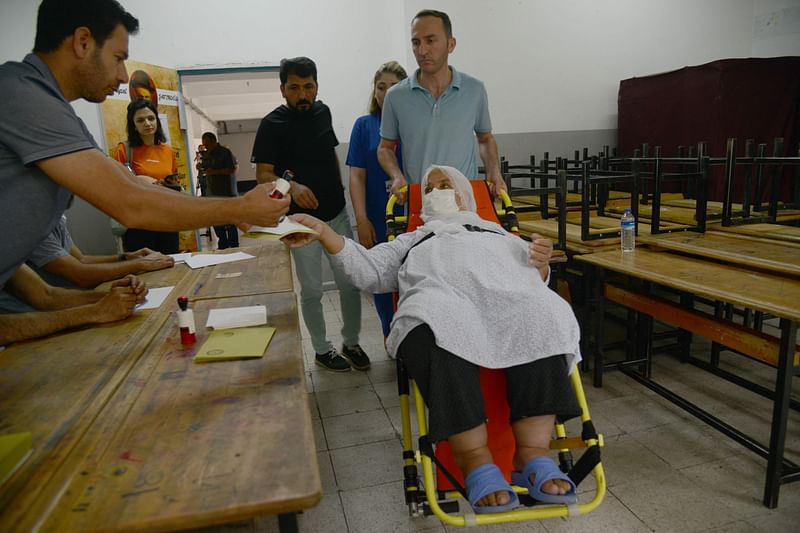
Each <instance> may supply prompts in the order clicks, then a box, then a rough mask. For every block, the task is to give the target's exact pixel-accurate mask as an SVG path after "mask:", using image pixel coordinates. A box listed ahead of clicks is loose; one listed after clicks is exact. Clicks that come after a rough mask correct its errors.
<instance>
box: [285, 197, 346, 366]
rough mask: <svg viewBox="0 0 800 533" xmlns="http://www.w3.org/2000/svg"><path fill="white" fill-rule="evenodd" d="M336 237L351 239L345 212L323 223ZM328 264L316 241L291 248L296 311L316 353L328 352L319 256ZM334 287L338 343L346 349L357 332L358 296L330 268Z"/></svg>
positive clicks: (340, 275)
mask: <svg viewBox="0 0 800 533" xmlns="http://www.w3.org/2000/svg"><path fill="white" fill-rule="evenodd" d="M326 222H327V223H328V225H329V226H330V227H331V228H333V231H335V232H336V233H338V234H339V235H343V236H345V237H348V238H351V239H352V238H353V232H352V230H351V229H350V218H349V217H348V216H347V209H342V211H341V212H340V213H339V214H338V215H336V216H335V217H334V218H333V219H332V220H328V221H326ZM323 256H324V257H325V258H326V259H327V260H328V263H330V258H329V257H328V254H327V253H325V250H323V249H322V245H321V244H320V243H319V242H313V243H311V244H309V245H308V246H303V247H302V248H292V258H293V259H294V266H295V270H296V271H297V278H298V279H299V281H300V308H301V309H302V310H303V321H304V322H305V323H306V327H307V328H308V332H309V333H310V334H311V345H312V346H313V347H314V351H315V352H317V353H318V354H323V353H326V352H328V351H329V350H330V349H331V343H330V342H329V341H328V338H327V333H326V330H325V317H324V315H323V313H322V257H323ZM331 270H333V278H334V281H335V282H336V287H337V288H338V289H339V302H340V303H341V308H342V322H343V325H342V340H343V342H344V344H345V345H346V346H353V345H354V344H358V335H359V333H360V331H361V293H360V291H359V290H358V289H356V288H355V287H353V286H352V285H351V284H350V282H349V281H348V280H347V278H346V277H345V275H344V274H342V273H341V272H339V271H338V270H337V269H336V268H333V266H331Z"/></svg>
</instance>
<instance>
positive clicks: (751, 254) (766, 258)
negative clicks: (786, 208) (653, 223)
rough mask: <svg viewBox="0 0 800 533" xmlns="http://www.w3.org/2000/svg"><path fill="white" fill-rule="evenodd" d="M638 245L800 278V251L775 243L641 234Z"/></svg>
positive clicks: (732, 237)
mask: <svg viewBox="0 0 800 533" xmlns="http://www.w3.org/2000/svg"><path fill="white" fill-rule="evenodd" d="M637 241H638V243H640V244H646V245H648V246H650V247H658V248H664V249H667V250H672V251H676V252H682V253H686V254H691V255H696V256H700V257H706V258H709V259H715V260H719V261H725V262H728V263H732V264H735V265H741V266H745V267H748V268H753V269H757V270H769V271H772V272H776V273H779V274H788V275H794V276H800V248H798V247H794V246H786V245H785V244H783V243H780V242H777V241H770V240H764V239H759V240H756V239H743V238H741V237H739V236H737V235H736V234H734V233H730V234H725V233H717V232H708V233H696V232H693V231H687V232H681V233H661V234H659V235H648V234H646V233H643V234H640V235H639V236H638V237H637Z"/></svg>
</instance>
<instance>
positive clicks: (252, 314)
mask: <svg viewBox="0 0 800 533" xmlns="http://www.w3.org/2000/svg"><path fill="white" fill-rule="evenodd" d="M266 323H267V308H266V306H263V305H251V306H248V307H229V308H227V309H212V310H211V311H209V312H208V320H206V327H207V328H214V329H229V328H245V327H248V326H262V325H264V324H266Z"/></svg>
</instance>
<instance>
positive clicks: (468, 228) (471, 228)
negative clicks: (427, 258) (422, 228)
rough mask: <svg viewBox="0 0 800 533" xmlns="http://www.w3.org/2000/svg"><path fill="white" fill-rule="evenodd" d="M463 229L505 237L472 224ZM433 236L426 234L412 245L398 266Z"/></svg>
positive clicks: (432, 234) (432, 233)
mask: <svg viewBox="0 0 800 533" xmlns="http://www.w3.org/2000/svg"><path fill="white" fill-rule="evenodd" d="M464 228H465V229H466V230H467V231H471V232H475V233H494V234H495V235H500V236H501V237H502V236H505V234H504V233H501V232H499V231H495V230H493V229H485V228H481V227H479V226H473V225H472V224H464ZM435 235H436V233H434V232H433V231H432V232H430V233H428V234H427V235H425V236H424V237H422V238H421V239H420V240H418V241H417V242H415V243H414V244H413V245H411V248H409V249H408V251H407V252H406V255H404V256H403V260H402V261H400V264H401V265H402V264H403V263H405V262H406V259H408V254H409V253H411V250H413V249H414V248H416V247H417V246H419V245H420V244H422V243H423V242H425V241H427V240H428V239H430V238H431V237H434V236H435Z"/></svg>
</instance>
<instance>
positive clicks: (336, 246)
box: [281, 213, 344, 254]
mask: <svg viewBox="0 0 800 533" xmlns="http://www.w3.org/2000/svg"><path fill="white" fill-rule="evenodd" d="M289 220H291V221H293V222H297V223H298V224H302V225H303V226H305V227H307V228H308V229H312V230H314V231H316V233H291V234H289V235H286V236H284V237H282V238H281V240H282V241H283V242H284V243H286V244H287V245H288V246H289V247H291V248H298V247H300V246H305V245H306V244H309V243H312V242H314V241H316V240H318V241H319V242H320V244H322V247H323V248H325V251H326V252H328V253H329V254H338V253H339V252H341V251H342V248H344V238H343V237H342V236H341V235H339V234H338V233H336V232H335V231H333V230H332V229H331V227H330V226H329V225H327V224H326V223H324V222H323V221H321V220H320V219H318V218H314V217H312V216H311V215H304V214H302V213H298V214H296V215H291V216H289Z"/></svg>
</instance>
